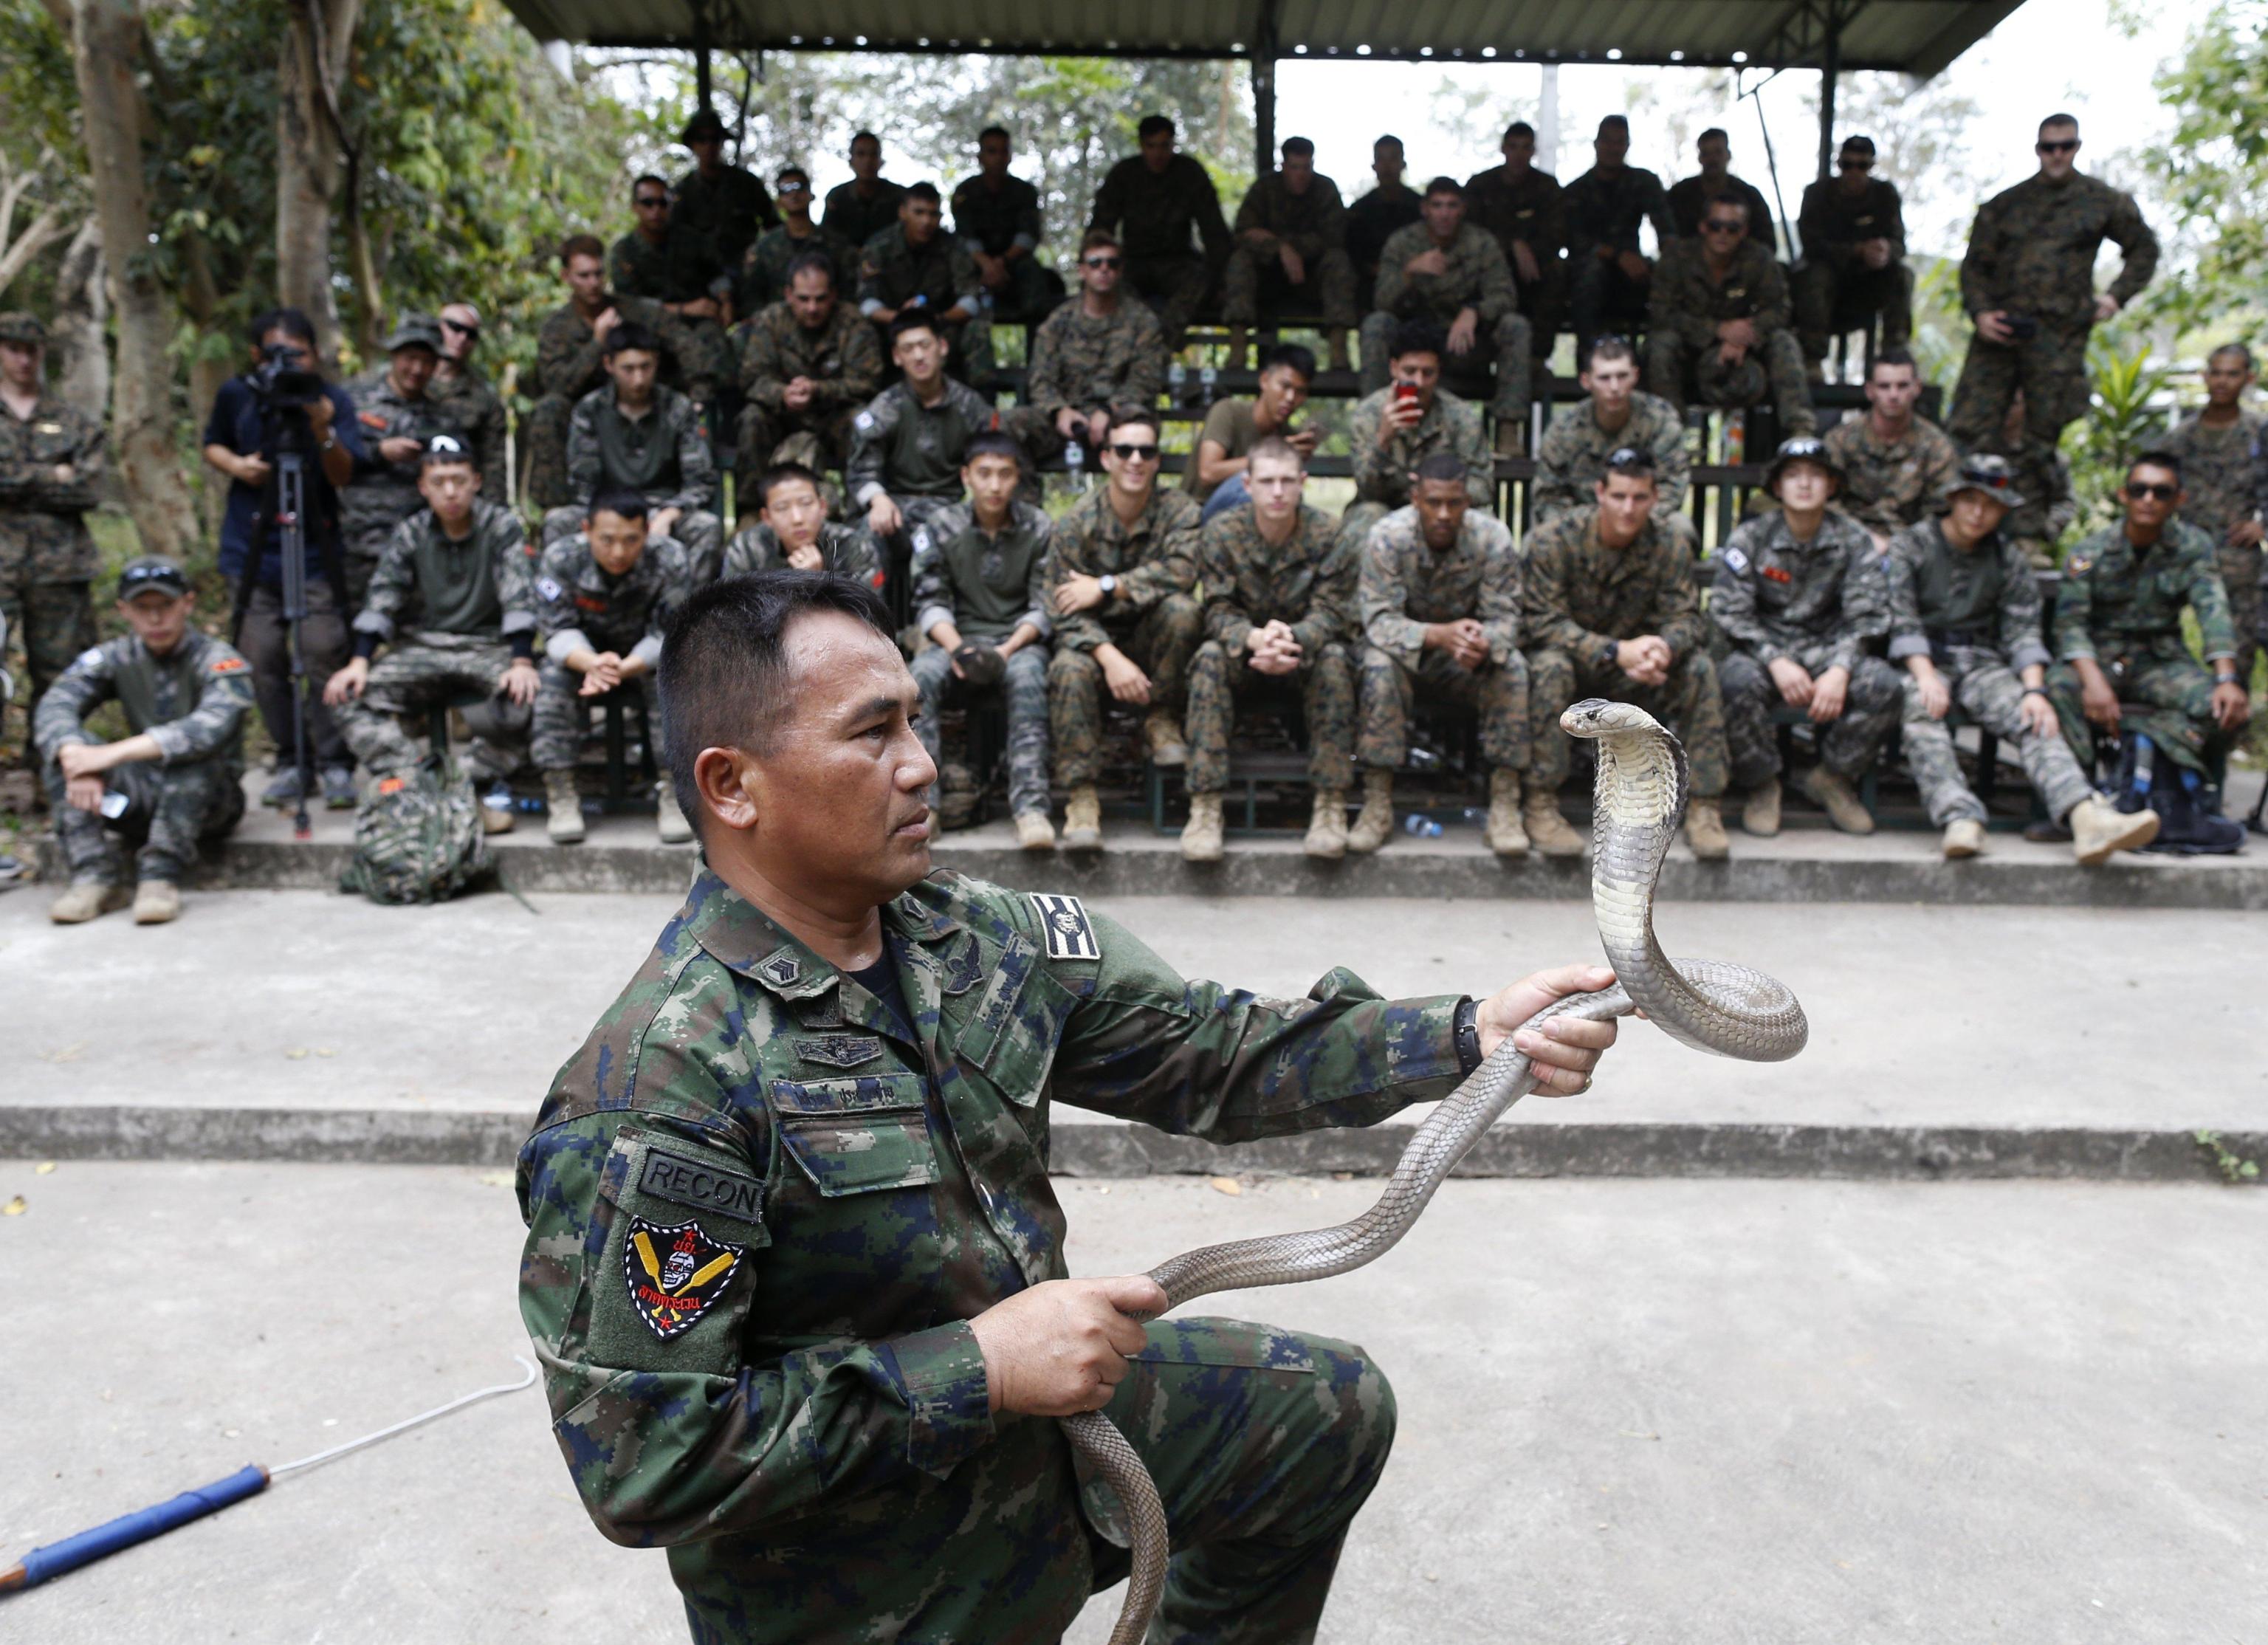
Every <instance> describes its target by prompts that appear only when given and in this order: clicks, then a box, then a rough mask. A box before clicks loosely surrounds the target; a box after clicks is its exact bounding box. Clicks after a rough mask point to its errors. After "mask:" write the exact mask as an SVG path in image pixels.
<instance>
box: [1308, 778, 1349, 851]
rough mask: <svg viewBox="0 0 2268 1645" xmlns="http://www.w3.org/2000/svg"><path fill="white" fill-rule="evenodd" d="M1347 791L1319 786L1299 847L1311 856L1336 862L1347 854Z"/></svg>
mask: <svg viewBox="0 0 2268 1645" xmlns="http://www.w3.org/2000/svg"><path fill="white" fill-rule="evenodd" d="M1346 848H1347V824H1346V790H1345V789H1344V788H1318V789H1316V790H1315V809H1314V814H1313V815H1310V816H1309V817H1308V819H1307V838H1305V839H1303V840H1301V841H1300V850H1301V851H1304V852H1307V855H1309V856H1310V857H1321V858H1322V859H1324V860H1326V861H1336V860H1337V859H1339V858H1341V857H1344V856H1345V855H1346Z"/></svg>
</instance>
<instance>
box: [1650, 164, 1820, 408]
mask: <svg viewBox="0 0 2268 1645" xmlns="http://www.w3.org/2000/svg"><path fill="white" fill-rule="evenodd" d="M1646 303H1647V309H1646V313H1647V319H1648V325H1649V335H1648V336H1647V338H1646V381H1647V383H1648V384H1650V385H1651V386H1652V387H1653V392H1654V393H1656V394H1658V395H1661V396H1662V397H1663V398H1664V399H1666V400H1668V402H1670V403H1671V404H1672V405H1674V406H1675V407H1677V408H1678V410H1679V412H1680V413H1681V414H1682V413H1683V410H1684V409H1685V405H1686V403H1687V402H1688V401H1689V400H1698V401H1700V402H1701V403H1702V404H1704V405H1712V406H1721V407H1724V408H1726V409H1738V408H1742V407H1749V406H1762V405H1770V406H1771V407H1772V408H1773V409H1775V410H1776V411H1777V412H1778V416H1779V425H1780V429H1781V432H1784V433H1787V434H1808V433H1811V432H1813V431H1814V430H1815V429H1816V428H1817V427H1818V417H1816V415H1815V413H1814V412H1813V410H1812V409H1811V390H1810V387H1809V386H1808V383H1807V382H1806V380H1805V378H1804V373H1803V350H1802V349H1801V348H1800V346H1799V345H1798V344H1797V343H1796V340H1795V333H1794V331H1793V329H1792V326H1793V319H1794V311H1793V307H1792V306H1790V302H1789V299H1788V295H1787V277H1786V275H1785V274H1783V273H1782V272H1781V271H1780V266H1779V264H1778V262H1774V261H1773V259H1772V254H1771V253H1770V252H1769V251H1767V250H1765V249H1764V246H1763V245H1762V244H1760V243H1759V242H1758V241H1757V240H1755V239H1753V238H1751V237H1750V236H1749V209H1748V206H1747V204H1746V203H1744V202H1743V201H1742V199H1741V198H1740V196H1738V195H1719V197H1718V198H1717V199H1714V200H1712V201H1711V202H1710V203H1709V204H1708V207H1707V209H1706V210H1704V211H1703V212H1702V214H1701V234H1700V238H1698V239H1697V240H1671V241H1670V242H1669V243H1668V245H1667V246H1665V247H1662V252H1661V264H1660V266H1659V267H1657V268H1656V269H1654V271H1653V286H1652V290H1651V292H1650V294H1649V295H1648V297H1647V299H1646Z"/></svg>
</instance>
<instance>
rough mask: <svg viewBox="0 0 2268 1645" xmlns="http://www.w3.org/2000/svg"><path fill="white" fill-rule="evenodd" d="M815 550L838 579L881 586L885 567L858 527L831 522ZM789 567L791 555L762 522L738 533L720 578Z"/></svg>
mask: <svg viewBox="0 0 2268 1645" xmlns="http://www.w3.org/2000/svg"><path fill="white" fill-rule="evenodd" d="M815 546H816V547H817V548H818V550H819V557H820V559H821V561H822V562H823V563H824V564H825V565H826V567H827V569H828V571H830V572H834V573H835V574H836V576H837V577H848V578H849V579H851V581H853V582H858V583H865V584H868V585H870V586H875V585H879V584H880V581H881V577H882V567H881V562H880V559H879V558H878V557H876V555H875V553H874V540H873V538H872V537H871V536H869V535H866V533H865V532H863V531H861V530H859V529H858V527H856V526H846V525H843V523H842V522H841V521H839V520H828V521H827V523H826V524H824V525H822V526H821V527H820V528H819V542H817V544H816V545H815ZM786 564H787V552H786V550H784V549H782V548H781V547H780V540H779V534H778V533H777V532H776V531H774V530H773V529H772V528H771V527H770V526H767V525H766V524H764V523H763V521H762V520H758V521H756V522H755V524H754V525H751V526H747V527H743V528H742V529H740V531H738V532H735V533H734V534H733V540H732V541H731V542H728V543H726V544H725V563H724V569H723V570H721V571H720V572H718V577H720V578H724V577H748V576H753V575H754V574H755V573H756V572H776V571H779V570H781V569H782V568H783V567H784V566H785V565H786Z"/></svg>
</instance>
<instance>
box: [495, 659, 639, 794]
mask: <svg viewBox="0 0 2268 1645" xmlns="http://www.w3.org/2000/svg"><path fill="white" fill-rule="evenodd" d="M593 643H594V644H595V643H596V642H595V641H594V642H593ZM615 649H617V650H619V651H620V652H621V653H622V654H623V655H628V654H629V652H630V647H629V646H627V645H625V646H620V647H616V648H615ZM652 685H653V676H652V675H650V674H642V675H637V677H636V678H634V679H629V680H625V681H623V682H622V683H621V684H620V685H618V686H616V687H615V689H614V690H612V691H601V692H600V693H599V694H598V695H597V696H595V697H585V696H583V695H582V690H583V676H582V675H579V674H577V673H576V672H575V671H574V670H573V669H572V668H567V667H566V666H565V665H564V664H562V663H556V662H554V661H552V660H550V659H549V658H548V657H547V658H545V659H544V660H542V661H541V662H540V663H538V664H537V665H536V668H535V709H534V714H533V716H532V719H531V734H530V736H529V738H528V749H527V753H528V758H529V759H530V760H532V761H534V764H535V769H536V770H537V771H573V770H574V769H575V765H576V763H577V762H578V760H580V759H581V758H582V757H583V738H584V736H585V734H587V733H588V732H589V730H590V728H591V711H592V710H593V708H597V707H600V706H601V705H603V704H607V703H608V702H609V701H611V700H612V699H613V698H614V697H615V693H616V692H619V693H621V695H622V705H623V707H624V709H625V710H627V711H630V712H635V707H634V705H635V704H637V703H644V704H645V706H646V711H647V714H648V723H649V727H650V728H651V730H652V734H653V735H654V736H656V737H657V738H658V737H659V736H660V734H661V726H660V715H659V697H658V696H657V695H656V694H655V692H654V691H653V690H652ZM653 754H654V760H655V763H657V764H659V763H660V760H661V750H660V749H654V750H653Z"/></svg>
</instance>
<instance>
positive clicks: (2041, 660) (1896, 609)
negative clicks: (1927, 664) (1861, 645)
mask: <svg viewBox="0 0 2268 1645" xmlns="http://www.w3.org/2000/svg"><path fill="white" fill-rule="evenodd" d="M1889 590H1890V647H1889V650H1890V660H1891V661H1892V662H1903V661H1904V660H1905V659H1907V658H1908V657H1931V656H1934V657H1936V658H1938V659H1939V660H1943V659H1944V656H1945V654H1946V653H1947V652H1948V651H1949V650H1951V649H1952V648H1953V647H1955V646H1961V647H1962V648H1965V649H1969V650H1987V649H1989V650H1992V651H1996V652H1998V653H1999V655H2000V658H2001V660H2003V661H2004V662H2006V663H2007V666H2008V667H2009V668H2014V669H2016V670H2018V671H2019V672H2021V671H2022V670H2023V669H2026V668H2031V667H2033V666H2034V665H2039V666H2042V667H2044V666H2045V665H2046V664H2048V663H2049V662H2051V661H2052V660H2053V659H2052V658H2051V657H2050V656H2049V655H2048V648H2047V647H2046V646H2045V645H2043V644H2042V643H2041V641H2040V585H2039V580H2038V579H2036V578H2035V577H2034V576H2033V575H2032V568H2031V566H2030V565H2029V564H2028V563H2027V562H2026V560H2025V558H2024V551H2023V550H2022V549H2021V548H2019V547H2018V546H2017V544H2016V541H2015V539H2014V537H2013V536H2012V535H2010V534H2009V533H2008V532H2007V531H2006V530H2001V531H1996V532H1994V533H1993V534H1992V535H1991V536H1989V537H1987V538H1985V541H1983V542H1980V543H1978V544H1977V546H1976V547H1975V548H1974V549H1971V550H1967V551H1965V552H1964V551H1963V550H1960V549H1956V548H1955V547H1954V546H1953V545H1952V544H1951V543H1949V542H1947V541H1946V540H1945V532H1944V529H1943V524H1942V522H1941V521H1940V520H1922V521H1920V522H1919V523H1918V524H1917V525H1911V526H1908V527H1906V528H1905V529H1904V531H1901V532H1899V533H1898V535H1896V536H1895V537H1892V538H1891V539H1890V553H1889Z"/></svg>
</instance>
